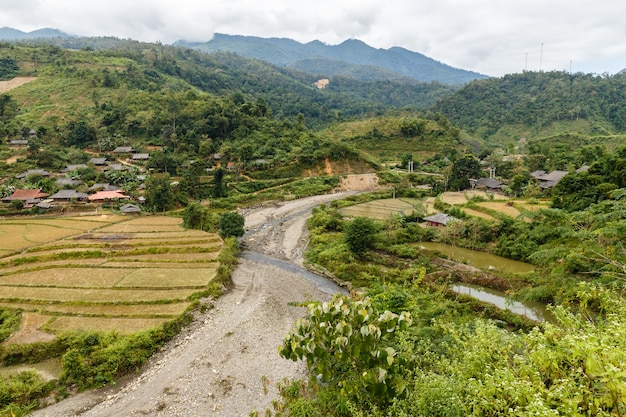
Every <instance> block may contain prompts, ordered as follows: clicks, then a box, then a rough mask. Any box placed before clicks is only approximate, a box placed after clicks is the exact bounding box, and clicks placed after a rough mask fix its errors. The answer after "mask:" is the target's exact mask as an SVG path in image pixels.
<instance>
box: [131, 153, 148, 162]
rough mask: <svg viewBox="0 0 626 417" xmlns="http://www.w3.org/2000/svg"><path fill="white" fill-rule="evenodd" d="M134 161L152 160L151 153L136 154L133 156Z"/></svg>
mask: <svg viewBox="0 0 626 417" xmlns="http://www.w3.org/2000/svg"><path fill="white" fill-rule="evenodd" d="M132 159H133V160H135V161H145V160H146V159H150V154H149V153H136V154H134V155H133V158H132Z"/></svg>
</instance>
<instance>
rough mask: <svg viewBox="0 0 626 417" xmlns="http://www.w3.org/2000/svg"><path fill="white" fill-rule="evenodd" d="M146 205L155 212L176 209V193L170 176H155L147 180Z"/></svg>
mask: <svg viewBox="0 0 626 417" xmlns="http://www.w3.org/2000/svg"><path fill="white" fill-rule="evenodd" d="M146 204H147V205H148V207H150V208H151V209H152V210H153V211H155V212H158V211H167V210H170V209H171V208H172V207H174V191H173V190H172V185H171V180H170V176H169V174H154V175H151V176H150V177H148V179H147V180H146Z"/></svg>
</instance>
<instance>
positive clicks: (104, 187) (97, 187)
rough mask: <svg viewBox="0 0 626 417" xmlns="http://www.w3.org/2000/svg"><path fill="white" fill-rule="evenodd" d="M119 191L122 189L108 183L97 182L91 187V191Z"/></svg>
mask: <svg viewBox="0 0 626 417" xmlns="http://www.w3.org/2000/svg"><path fill="white" fill-rule="evenodd" d="M119 189H120V187H118V186H117V185H111V184H109V183H108V182H97V183H95V184H94V185H92V186H91V187H89V191H115V190H119Z"/></svg>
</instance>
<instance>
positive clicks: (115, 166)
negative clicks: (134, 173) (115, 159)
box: [109, 164, 128, 171]
mask: <svg viewBox="0 0 626 417" xmlns="http://www.w3.org/2000/svg"><path fill="white" fill-rule="evenodd" d="M127 169H128V167H127V166H126V165H124V164H111V165H109V171H126V170H127Z"/></svg>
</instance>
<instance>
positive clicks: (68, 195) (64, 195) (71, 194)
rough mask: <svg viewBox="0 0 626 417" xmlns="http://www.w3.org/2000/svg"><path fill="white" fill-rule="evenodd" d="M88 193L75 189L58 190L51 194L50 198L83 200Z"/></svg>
mask: <svg viewBox="0 0 626 417" xmlns="http://www.w3.org/2000/svg"><path fill="white" fill-rule="evenodd" d="M87 197H88V195H87V194H85V193H79V192H78V191H76V190H59V192H57V193H55V194H52V195H51V196H50V197H48V198H51V199H52V200H73V199H76V200H84V199H85V198H87Z"/></svg>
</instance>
